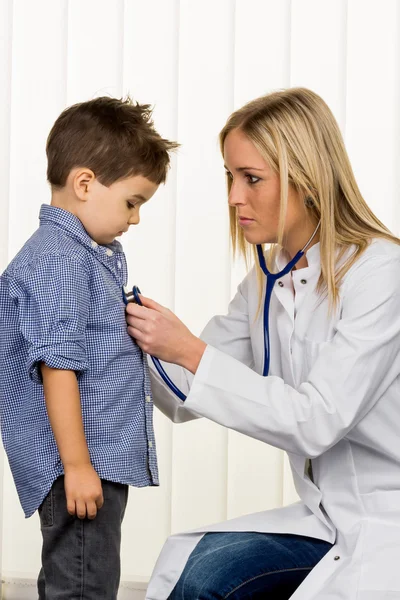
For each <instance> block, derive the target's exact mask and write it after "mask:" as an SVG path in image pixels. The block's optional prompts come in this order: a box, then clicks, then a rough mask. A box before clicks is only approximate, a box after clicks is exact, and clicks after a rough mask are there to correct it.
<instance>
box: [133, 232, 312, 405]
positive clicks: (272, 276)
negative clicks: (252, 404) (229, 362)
mask: <svg viewBox="0 0 400 600" xmlns="http://www.w3.org/2000/svg"><path fill="white" fill-rule="evenodd" d="M320 225H321V221H320V222H319V223H318V225H317V227H316V229H315V231H314V233H313V234H312V236H311V237H310V239H309V240H308V242H307V243H306V245H305V246H304V247H303V248H302V249H301V250H299V252H298V253H297V254H296V256H294V257H293V258H292V260H291V261H289V262H288V264H287V265H286V267H285V268H284V269H282V270H281V271H279V273H271V272H270V271H269V270H268V268H267V265H266V262H265V256H264V251H263V247H262V245H261V244H257V256H258V261H259V263H260V268H261V270H262V272H263V273H264V275H265V276H266V289H265V299H264V310H263V328H264V367H263V376H264V377H267V376H268V373H269V367H270V338H269V311H270V305H271V297H272V291H273V289H274V285H275V282H276V281H277V280H278V279H280V278H281V277H284V276H285V275H287V274H288V273H290V271H291V270H292V269H293V267H295V265H296V264H297V263H298V262H299V260H300V259H301V258H302V257H303V256H304V253H305V251H306V249H307V248H308V246H309V245H310V244H311V242H312V241H313V239H314V237H315V236H316V234H317V231H318V229H319V227H320ZM140 293H141V292H140V289H139V288H138V286H137V285H134V286H133V288H132V292H131V293H128V294H126V293H125V290H124V289H123V288H122V297H123V300H124V303H125V304H128V303H129V302H132V301H135V302H136V304H139V306H143V303H142V301H141V299H140ZM150 358H151V360H152V361H153V364H154V366H155V368H156V370H157V372H158V373H159V375H160V377H161V378H162V380H163V381H164V382H165V383H166V384H167V386H168V387H169V388H170V390H171V391H172V392H174V394H175V395H176V396H177V397H178V398H179V399H180V400H182V402H184V401H185V400H186V398H187V396H185V394H184V393H183V392H181V390H180V389H179V388H178V387H177V386H176V385H175V384H174V382H173V381H172V380H171V379H170V377H169V376H168V375H167V373H166V371H165V370H164V368H163V366H162V365H161V363H160V361H159V359H158V358H155V357H154V356H151V355H150Z"/></svg>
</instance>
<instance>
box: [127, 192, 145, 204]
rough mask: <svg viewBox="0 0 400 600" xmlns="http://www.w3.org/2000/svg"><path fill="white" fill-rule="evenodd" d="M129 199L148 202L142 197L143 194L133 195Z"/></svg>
mask: <svg viewBox="0 0 400 600" xmlns="http://www.w3.org/2000/svg"><path fill="white" fill-rule="evenodd" d="M129 198H135V199H136V200H140V202H147V198H145V197H144V196H142V194H132V195H131V196H129Z"/></svg>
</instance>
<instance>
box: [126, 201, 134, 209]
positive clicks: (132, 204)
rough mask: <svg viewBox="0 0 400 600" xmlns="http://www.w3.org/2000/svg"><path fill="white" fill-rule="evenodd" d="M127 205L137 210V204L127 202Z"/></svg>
mask: <svg viewBox="0 0 400 600" xmlns="http://www.w3.org/2000/svg"><path fill="white" fill-rule="evenodd" d="M126 204H127V206H128V208H135V206H136V204H135V203H134V202H130V201H129V200H127V201H126Z"/></svg>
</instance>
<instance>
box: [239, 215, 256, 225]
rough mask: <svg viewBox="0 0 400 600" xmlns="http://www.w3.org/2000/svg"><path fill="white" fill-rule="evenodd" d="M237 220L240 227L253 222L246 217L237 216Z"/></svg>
mask: <svg viewBox="0 0 400 600" xmlns="http://www.w3.org/2000/svg"><path fill="white" fill-rule="evenodd" d="M238 221H239V225H240V226H241V227H246V225H251V223H254V219H247V218H246V217H239V219H238Z"/></svg>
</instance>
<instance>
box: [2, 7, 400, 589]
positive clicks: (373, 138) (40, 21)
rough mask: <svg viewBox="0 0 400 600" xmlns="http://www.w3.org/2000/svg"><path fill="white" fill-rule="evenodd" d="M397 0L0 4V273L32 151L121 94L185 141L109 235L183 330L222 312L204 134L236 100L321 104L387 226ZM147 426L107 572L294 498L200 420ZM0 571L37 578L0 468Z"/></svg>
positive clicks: (393, 186) (30, 190)
mask: <svg viewBox="0 0 400 600" xmlns="http://www.w3.org/2000/svg"><path fill="white" fill-rule="evenodd" d="M399 38H400V19H399V2H398V1H397V0H348V1H346V0H236V1H235V0H202V1H201V2H194V0H192V1H190V0H146V1H145V2H143V0H125V2H124V1H123V0H69V1H68V0H14V1H12V0H0V64H1V65H2V68H1V70H0V181H1V185H2V188H1V194H0V211H1V213H0V214H1V219H0V244H1V246H0V261H1V267H2V268H3V267H4V266H5V265H6V263H7V261H8V260H10V259H11V258H12V257H13V255H14V254H15V253H16V252H17V250H18V249H19V248H20V247H21V245H22V244H23V242H24V240H25V239H26V238H27V237H28V236H29V235H30V233H31V232H32V231H33V230H34V229H35V228H36V227H37V215H38V210H39V206H40V204H41V203H42V202H48V201H49V190H48V187H47V185H46V179H45V170H46V163H45V153H44V144H45V139H46V136H47V133H48V130H49V128H50V127H51V124H52V122H53V121H54V119H55V118H56V117H57V115H58V114H59V112H60V111H61V110H62V109H63V108H64V107H65V106H67V105H69V104H71V103H74V102H77V101H83V100H87V99H89V98H92V97H93V96H96V95H100V94H112V95H117V96H120V95H121V94H124V93H126V92H129V93H131V94H132V95H133V96H134V97H135V98H136V99H137V100H139V101H140V102H150V103H152V104H155V107H156V108H155V112H154V117H155V121H156V125H157V127H158V129H159V130H160V132H161V133H162V134H163V135H165V136H167V137H170V138H173V139H178V140H179V141H180V142H181V143H182V144H183V147H182V149H181V150H180V151H179V154H178V157H177V159H176V160H175V161H174V165H173V169H172V172H171V174H170V177H169V180H168V183H167V185H166V186H165V188H163V189H162V190H160V191H159V192H157V195H156V196H155V197H154V199H153V200H152V201H151V202H150V203H149V205H148V206H146V207H145V208H144V209H143V215H142V223H141V225H140V227H139V228H137V229H136V230H135V231H132V232H131V233H130V236H129V238H127V239H126V241H125V240H124V244H125V250H126V253H127V257H128V261H129V265H130V283H131V284H133V283H137V284H140V287H141V288H142V290H143V292H145V293H146V295H149V296H151V297H154V298H155V299H156V300H158V301H159V302H161V303H164V304H166V305H168V306H169V307H171V308H173V309H174V310H176V312H177V313H178V315H179V316H180V317H182V318H183V319H184V320H185V321H186V322H187V324H188V325H189V326H190V327H191V328H192V329H193V331H194V332H195V333H198V332H200V330H201V328H202V327H203V325H204V324H205V323H206V321H207V320H208V318H209V317H210V316H211V315H212V314H214V313H216V312H220V311H225V309H226V306H227V303H228V300H229V298H230V297H231V295H232V293H233V290H234V289H235V287H236V285H237V283H238V281H239V280H240V278H241V277H242V276H243V273H244V269H243V265H242V264H241V263H238V264H236V265H232V263H231V259H230V254H229V238H228V219H227V206H226V195H225V189H224V173H223V168H222V160H221V158H220V156H219V152H218V143H217V134H218V131H219V130H220V128H221V127H222V126H223V124H224V122H225V120H226V118H227V117H228V115H229V113H230V112H231V111H232V110H233V109H234V108H236V107H238V106H240V105H242V104H243V103H244V102H246V101H247V100H249V99H251V98H253V97H255V96H257V95H260V94H262V93H265V92H268V91H270V90H273V89H276V88H280V87H287V86H293V85H302V86H308V87H310V88H312V89H314V90H315V91H316V92H318V93H320V94H321V95H322V96H323V97H324V99H325V100H326V101H327V102H328V104H329V105H330V106H331V108H332V109H333V111H334V113H335V114H336V116H337V118H338V121H339V123H340V125H341V128H342V130H343V132H344V135H345V138H346V141H347V145H348V149H349V153H350V156H351V159H352V162H353V165H354V170H355V173H356V176H357V178H358V181H359V183H360V186H361V189H362V191H363V193H364V195H365V197H366V199H367V201H368V202H369V203H370V205H371V206H372V207H373V209H374V210H375V211H376V212H377V214H378V216H379V217H380V218H381V219H382V220H383V221H384V222H385V223H386V224H387V225H388V226H390V227H391V228H392V229H393V230H394V231H395V232H396V233H399V232H400V211H399V192H398V190H399V175H398V173H399V172H400V169H399V166H400V165H399V155H400V135H399V134H400V125H399V115H400V104H399V100H400V94H399V73H400V68H399V67H400V65H399V57H400V53H399V47H398V40H399ZM155 427H156V435H157V445H158V454H159V460H160V474H161V487H160V488H159V489H145V490H143V489H141V490H134V489H133V490H132V491H131V495H130V501H129V509H128V511H127V515H126V520H125V523H124V540H123V554H122V562H123V566H122V571H123V573H122V575H123V579H124V580H126V581H129V580H130V581H136V580H140V579H141V578H143V577H144V578H146V577H148V575H149V574H150V572H151V570H152V567H153V564H154V561H155V559H156V557H157V554H158V552H159V550H160V548H161V545H162V543H163V541H164V539H165V538H166V536H167V535H168V534H169V533H170V532H175V531H178V530H181V529H185V528H192V527H195V526H197V525H200V524H204V523H207V522H213V521H218V520H221V519H224V518H226V517H234V516H237V515H239V514H242V513H245V512H249V511H257V510H262V509H265V508H269V507H271V508H272V507H275V506H279V505H281V504H282V503H286V502H289V501H291V500H292V499H293V498H294V497H295V495H294V492H293V489H292V483H291V477H290V474H289V471H288V467H287V462H286V460H285V459H284V457H283V454H282V453H281V452H280V451H278V450H275V449H273V448H270V447H267V446H265V445H262V444H260V443H259V442H255V441H254V440H250V439H246V438H245V437H243V436H241V435H239V434H237V433H234V432H231V431H227V430H224V429H222V428H220V427H218V426H216V425H214V424H212V423H209V422H206V421H203V422H196V423H189V424H187V425H184V426H172V425H171V424H170V423H169V422H167V421H166V420H165V419H164V418H163V417H162V416H161V415H160V414H157V415H156V418H155ZM2 540H3V556H2V567H3V575H4V574H5V575H7V576H17V577H24V576H26V577H34V576H35V575H36V572H37V570H38V568H39V548H40V536H39V530H38V523H37V518H36V517H33V518H32V519H30V520H29V521H27V522H25V521H24V519H23V515H22V511H21V508H20V507H19V504H18V500H17V497H16V493H15V491H14V487H13V483H12V480H11V477H10V474H9V471H8V468H7V467H6V469H5V476H4V491H3V532H2Z"/></svg>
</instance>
